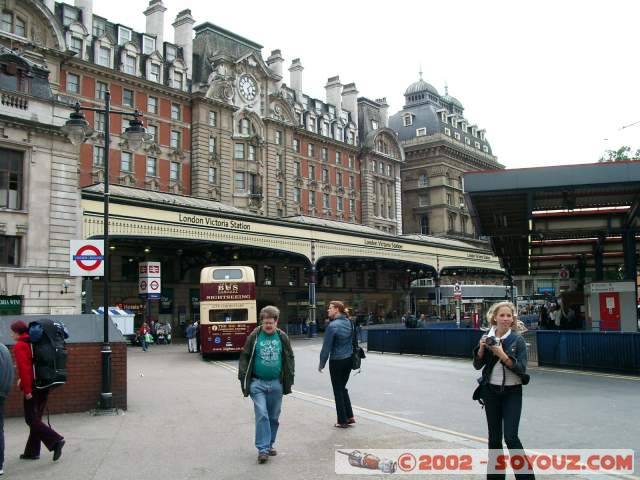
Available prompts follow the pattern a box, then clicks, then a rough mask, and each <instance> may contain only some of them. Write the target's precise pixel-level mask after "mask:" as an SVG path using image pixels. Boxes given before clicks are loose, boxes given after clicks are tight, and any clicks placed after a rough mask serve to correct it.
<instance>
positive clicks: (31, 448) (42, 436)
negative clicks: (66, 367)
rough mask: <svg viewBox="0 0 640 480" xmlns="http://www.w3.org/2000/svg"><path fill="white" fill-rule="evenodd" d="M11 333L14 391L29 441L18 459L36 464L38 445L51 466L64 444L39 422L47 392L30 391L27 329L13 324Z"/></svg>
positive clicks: (31, 381) (31, 355)
mask: <svg viewBox="0 0 640 480" xmlns="http://www.w3.org/2000/svg"><path fill="white" fill-rule="evenodd" d="M11 332H12V333H11V335H12V337H13V339H14V340H15V341H16V344H15V346H14V347H13V352H14V354H15V357H16V369H17V371H18V387H20V390H22V393H23V394H24V421H25V422H26V423H27V425H29V439H28V440H27V445H26V446H25V447H24V453H23V454H22V455H20V458H21V459H22V460H38V459H39V458H40V442H42V443H44V444H45V446H46V447H47V449H48V450H49V451H50V452H53V461H54V462H55V461H57V460H58V459H59V458H60V456H61V455H62V447H64V444H65V441H64V438H63V437H62V436H61V435H59V434H58V433H57V432H56V431H55V430H53V429H52V428H51V427H49V426H47V425H45V424H44V422H43V421H42V414H43V412H44V409H45V407H46V406H47V398H48V397H49V390H48V389H43V390H40V389H37V388H33V353H32V350H31V345H30V342H29V327H27V324H26V323H24V322H23V321H22V320H16V321H15V322H13V323H12V324H11Z"/></svg>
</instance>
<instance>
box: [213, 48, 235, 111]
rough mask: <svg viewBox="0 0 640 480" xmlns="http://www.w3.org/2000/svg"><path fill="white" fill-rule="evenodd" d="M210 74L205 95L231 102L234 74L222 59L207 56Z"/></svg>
mask: <svg viewBox="0 0 640 480" xmlns="http://www.w3.org/2000/svg"><path fill="white" fill-rule="evenodd" d="M209 62H210V64H211V74H210V75H209V78H208V79H207V85H208V88H207V97H209V98H213V99H216V100H221V101H223V102H225V103H230V104H233V98H234V94H235V89H234V86H233V85H234V75H233V74H232V73H231V71H230V68H229V67H228V66H227V65H226V62H225V61H224V60H215V59H214V58H212V57H209Z"/></svg>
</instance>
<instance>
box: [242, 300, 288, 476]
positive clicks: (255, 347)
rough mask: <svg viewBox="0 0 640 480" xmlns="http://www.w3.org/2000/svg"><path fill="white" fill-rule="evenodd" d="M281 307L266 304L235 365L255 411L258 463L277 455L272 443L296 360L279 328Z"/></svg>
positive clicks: (244, 392)
mask: <svg viewBox="0 0 640 480" xmlns="http://www.w3.org/2000/svg"><path fill="white" fill-rule="evenodd" d="M279 318H280V310H278V308H277V307H274V306H273V305H268V306H266V307H264V308H263V309H262V310H260V322H261V324H260V325H259V326H258V327H256V328H255V329H254V330H253V332H251V334H250V335H249V337H248V338H247V341H246V342H245V344H244V348H243V349H242V353H241V354H240V361H239V364H238V380H240V386H241V388H242V394H243V395H244V396H245V397H247V396H251V400H253V411H254V413H255V417H256V418H255V421H256V434H255V446H256V448H257V449H258V463H266V461H267V460H269V457H270V456H271V457H273V456H275V455H277V452H276V450H275V449H274V448H273V445H274V444H275V442H276V435H277V433H278V427H279V425H280V421H279V417H280V409H281V407H282V395H287V394H289V393H291V386H292V385H293V379H294V375H295V360H294V356H293V349H292V348H291V342H290V341H289V337H288V336H287V334H286V333H284V332H283V331H282V330H280V329H279V328H278V319H279Z"/></svg>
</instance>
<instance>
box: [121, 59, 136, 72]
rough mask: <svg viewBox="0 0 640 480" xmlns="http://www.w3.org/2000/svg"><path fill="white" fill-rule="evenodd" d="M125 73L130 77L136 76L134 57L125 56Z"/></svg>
mask: <svg viewBox="0 0 640 480" xmlns="http://www.w3.org/2000/svg"><path fill="white" fill-rule="evenodd" d="M124 73H128V74H129V75H135V74H136V57H135V56H133V55H125V57H124Z"/></svg>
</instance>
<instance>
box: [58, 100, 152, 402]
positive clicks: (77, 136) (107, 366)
mask: <svg viewBox="0 0 640 480" xmlns="http://www.w3.org/2000/svg"><path fill="white" fill-rule="evenodd" d="M82 110H86V111H91V112H96V113H101V114H103V115H104V195H103V198H104V220H103V221H104V225H103V236H104V251H103V255H104V276H103V285H104V287H103V290H104V291H103V293H104V302H103V308H104V312H103V337H104V338H103V343H102V349H101V355H102V389H101V393H100V409H101V410H110V409H112V408H113V402H112V398H113V394H112V392H111V344H110V343H109V271H110V268H109V143H110V137H111V135H110V131H109V129H110V116H111V114H116V115H122V116H132V117H133V119H132V120H130V121H129V127H127V128H126V129H125V131H124V133H123V136H124V138H125V139H126V140H127V143H128V144H129V148H131V149H132V150H137V149H138V148H140V146H141V145H142V143H143V142H145V141H147V140H149V138H150V135H149V134H148V133H146V130H145V128H144V127H143V126H142V122H141V121H140V120H139V117H141V116H142V114H141V113H140V112H139V111H137V110H136V111H135V112H133V113H129V112H120V111H112V110H111V93H110V92H109V91H108V90H107V91H106V92H105V95H104V108H92V107H81V106H80V103H76V105H75V110H74V112H72V113H71V115H69V120H67V122H66V123H65V125H64V126H63V127H62V132H63V133H64V134H65V135H66V136H67V138H68V139H69V141H70V142H71V143H72V144H73V145H80V144H81V143H83V142H84V141H85V140H87V139H88V138H89V137H90V136H91V135H92V134H93V129H92V128H91V127H90V126H89V123H88V122H87V121H86V119H85V118H84V114H83V113H82Z"/></svg>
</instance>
